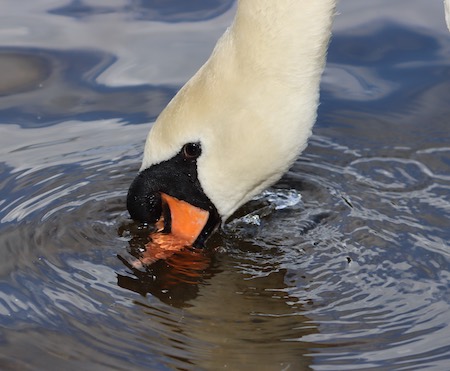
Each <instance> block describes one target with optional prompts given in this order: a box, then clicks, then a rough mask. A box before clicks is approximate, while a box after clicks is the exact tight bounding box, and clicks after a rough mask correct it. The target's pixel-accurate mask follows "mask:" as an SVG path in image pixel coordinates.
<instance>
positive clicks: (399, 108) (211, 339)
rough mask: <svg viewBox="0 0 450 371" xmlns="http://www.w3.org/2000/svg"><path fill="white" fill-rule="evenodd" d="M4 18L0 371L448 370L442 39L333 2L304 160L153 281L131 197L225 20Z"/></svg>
mask: <svg viewBox="0 0 450 371" xmlns="http://www.w3.org/2000/svg"><path fill="white" fill-rule="evenodd" d="M1 7H2V11H1V12H0V14H1V15H0V71H2V72H1V81H0V133H1V136H0V141H1V146H0V156H1V157H0V160H1V162H0V166H1V170H2V171H1V175H0V231H1V234H0V249H1V250H0V251H1V256H2V259H1V261H0V328H1V331H0V344H1V354H0V368H1V369H2V370H17V369H21V370H28V369H31V370H34V369H36V370H39V369H65V370H75V369H77V370H78V369H84V370H128V369H133V370H141V369H142V370H144V369H156V370H169V369H188V370H194V369H206V370H215V369H222V368H228V369H259V370H266V369H267V370H288V369H289V370H310V369H314V370H339V369H341V370H350V369H364V370H367V369H389V370H393V369H402V370H413V369H420V370H423V369H430V370H443V369H447V368H448V362H449V359H450V328H449V323H450V310H449V309H450V290H449V287H450V285H449V283H450V246H449V242H448V241H449V240H450V228H449V222H448V220H449V217H450V196H449V195H450V175H449V174H450V172H449V166H450V146H449V137H450V134H449V133H450V132H449V129H448V128H449V125H450V108H449V107H450V106H449V104H448V97H449V96H450V62H449V58H448V55H449V52H450V34H448V32H447V31H446V29H445V24H444V18H443V11H442V2H441V1H440V0H436V1H434V0H432V1H431V0H414V1H413V0H398V1H396V2H392V1H388V0H373V1H371V2H370V3H369V2H365V1H364V2H363V1H356V0H346V1H343V2H342V3H341V5H340V15H339V16H338V18H337V19H336V23H335V26H334V37H333V41H332V44H331V46H330V52H329V59H328V64H327V69H326V72H325V76H324V79H323V84H322V104H321V106H320V109H319V119H318V122H317V125H316V126H315V129H314V136H313V137H312V139H311V141H310V145H309V147H308V149H307V150H306V151H305V152H304V154H303V155H302V156H301V157H300V158H299V160H298V161H297V162H296V163H295V165H294V167H293V168H292V169H291V171H290V172H289V173H288V174H287V175H286V176H285V177H284V178H283V179H282V180H281V181H280V182H279V183H278V184H276V185H275V186H274V187H272V188H271V189H270V190H269V191H268V192H266V193H264V194H263V195H261V196H260V197H259V198H258V199H255V200H254V201H252V202H250V203H249V204H248V205H246V206H245V207H243V208H242V209H241V210H240V211H239V212H238V213H237V215H236V216H235V218H234V220H232V221H230V223H229V224H228V225H227V226H225V228H224V230H223V231H222V232H221V233H220V235H218V236H216V237H215V238H214V239H213V240H212V241H210V244H209V245H210V246H209V249H208V250H207V251H205V252H202V251H190V252H185V253H183V254H180V255H177V256H174V257H173V258H171V259H169V260H168V261H167V262H159V263H157V264H155V265H154V266H152V268H151V269H149V270H148V271H145V270H142V269H141V270H138V269H132V268H131V267H130V266H129V262H130V261H131V260H132V258H133V254H134V255H136V254H137V253H138V251H139V249H140V248H142V246H143V244H144V243H145V240H146V237H147V234H148V231H146V230H145V228H140V227H139V226H137V225H134V224H132V223H130V221H129V220H128V215H127V212H126V210H125V196H126V192H127V188H128V186H129V184H130V182H131V180H132V179H133V177H134V175H135V173H136V171H137V169H138V167H139V164H140V160H141V151H142V148H143V143H144V139H145V136H146V134H147V131H148V128H149V125H148V124H147V123H148V122H151V121H152V120H154V118H155V117H156V116H157V114H158V113H159V112H160V110H161V109H162V108H163V107H164V105H165V104H166V103H167V101H168V100H169V99H170V98H171V97H172V95H173V94H174V93H175V92H176V90H177V89H178V88H179V87H180V86H181V85H182V84H183V82H184V81H185V80H186V79H187V78H188V77H189V76H190V75H191V74H192V73H193V72H194V71H195V70H196V68H197V67H198V66H199V65H200V64H201V63H202V61H203V60H204V59H205V58H206V57H207V55H208V54H209V52H210V50H211V47H212V46H213V45H214V42H215V40H216V38H217V37H218V36H219V35H220V34H221V32H222V31H223V30H224V28H225V27H226V26H227V25H228V23H229V22H230V20H231V18H232V16H233V12H234V2H232V1H226V0H222V1H195V2H190V3H189V5H186V3H185V2H183V1H166V2H159V1H149V2H139V1H131V0H115V1H110V2H108V3H107V4H106V3H104V2H99V1H95V0H89V1H88V0H86V1H68V0H67V1H64V0H59V1H56V2H55V1H44V0H42V1H39V2H35V1H31V0H26V1H21V2H13V1H9V2H7V3H4V4H3V5H2V6H1Z"/></svg>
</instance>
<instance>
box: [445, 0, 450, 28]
mask: <svg viewBox="0 0 450 371" xmlns="http://www.w3.org/2000/svg"><path fill="white" fill-rule="evenodd" d="M444 7H445V21H446V22H447V27H448V30H449V31H450V0H444Z"/></svg>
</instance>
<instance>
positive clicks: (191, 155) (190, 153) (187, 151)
mask: <svg viewBox="0 0 450 371" xmlns="http://www.w3.org/2000/svg"><path fill="white" fill-rule="evenodd" d="M182 153H183V157H184V158H185V159H186V160H195V159H197V158H198V157H199V156H200V155H201V154H202V147H201V146H200V143H187V144H185V145H184V146H183V150H182Z"/></svg>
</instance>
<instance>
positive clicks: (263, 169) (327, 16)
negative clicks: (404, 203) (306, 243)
mask: <svg viewBox="0 0 450 371" xmlns="http://www.w3.org/2000/svg"><path fill="white" fill-rule="evenodd" d="M334 7H335V1H334V0H240V1H239V2H238V8H237V13H236V17H235V19H234V21H233V23H232V25H231V26H230V27H229V28H228V30H227V31H226V32H225V34H224V35H223V36H222V37H221V38H220V39H219V41H218V42H217V45H216V47H215V49H214V51H213V53H212V55H211V56H210V58H209V60H208V61H207V62H206V63H205V64H204V65H203V66H202V67H201V68H200V70H199V71H198V72H197V73H196V74H195V75H194V76H193V77H192V78H191V80H190V81H189V82H188V83H187V84H186V85H185V86H184V87H183V88H182V89H181V90H180V91H179V92H178V94H177V95H176V96H175V97H174V98H173V99H172V101H171V102H170V103H169V105H168V106H167V107H166V108H165V110H164V111H163V112H162V113H161V115H160V116H159V117H158V119H157V121H156V123H155V124H154V125H153V127H152V129H151V131H150V133H149V135H148V138H147V142H146V145H145V151H144V159H143V163H142V167H141V170H145V169H147V168H149V167H150V166H152V165H154V164H157V163H159V162H162V161H165V160H168V159H170V158H172V157H173V156H175V155H176V153H178V152H179V151H180V149H181V148H182V146H183V145H184V144H186V143H188V142H200V143H201V145H202V151H203V152H202V155H201V156H200V158H199V159H198V161H197V166H198V178H199V181H200V183H201V186H202V188H203V190H204V192H205V194H206V195H207V196H208V198H209V199H210V200H211V201H212V203H213V204H214V205H215V207H216V208H217V210H218V211H219V214H220V215H221V217H222V220H225V219H226V218H228V217H229V216H230V215H231V214H232V213H233V212H234V211H235V210H236V209H237V208H238V207H239V206H240V205H242V204H243V203H245V202H246V201H248V200H249V199H250V198H251V197H253V196H254V195H255V194H257V193H258V192H260V191H261V190H263V189H264V188H266V187H268V186H269V185H270V184H272V183H274V182H276V181H277V180H278V179H279V178H280V177H281V176H282V174H283V173H284V172H285V171H286V170H287V169H288V168H289V167H290V166H291V164H292V163H293V161H294V160H295V159H296V158H297V156H298V154H299V153H300V152H301V151H302V150H303V149H304V148H305V147H306V145H307V140H308V138H309V136H310V134H311V129H312V126H313V124H314V122H315V119H316V111H317V105H318V101H319V82H320V77H321V74H322V71H323V68H324V64H325V56H326V50H327V46H328V42H329V38H330V34H331V24H332V18H333V15H334ZM174 186H175V185H174Z"/></svg>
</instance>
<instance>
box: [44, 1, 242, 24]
mask: <svg viewBox="0 0 450 371" xmlns="http://www.w3.org/2000/svg"><path fill="white" fill-rule="evenodd" d="M233 3H234V0H190V1H189V3H187V2H183V3H180V1H179V0H178V1H177V0H165V1H160V0H130V1H125V0H115V1H109V2H108V3H107V4H105V3H104V2H102V1H95V0H72V1H70V3H69V4H67V5H65V6H63V7H59V8H55V9H52V10H50V11H49V12H50V13H53V14H59V15H65V16H68V17H75V18H84V17H92V16H93V15H96V14H108V13H126V14H129V15H130V16H131V17H132V18H133V19H136V20H147V21H158V22H193V21H202V20H205V19H210V18H214V17H217V16H218V15H220V14H222V13H224V12H225V11H226V10H228V9H229V8H230V7H231V6H232V5H233Z"/></svg>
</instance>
